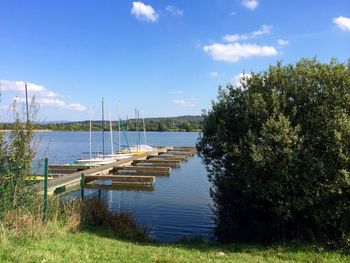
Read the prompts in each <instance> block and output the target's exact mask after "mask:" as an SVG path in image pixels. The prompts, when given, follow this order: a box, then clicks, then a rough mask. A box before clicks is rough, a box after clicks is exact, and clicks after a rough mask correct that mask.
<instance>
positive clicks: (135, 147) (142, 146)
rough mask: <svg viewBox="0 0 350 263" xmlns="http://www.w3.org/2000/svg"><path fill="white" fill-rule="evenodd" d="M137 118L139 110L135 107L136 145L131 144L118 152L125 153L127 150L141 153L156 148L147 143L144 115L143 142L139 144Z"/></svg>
mask: <svg viewBox="0 0 350 263" xmlns="http://www.w3.org/2000/svg"><path fill="white" fill-rule="evenodd" d="M139 120H140V111H139V110H138V109H135V128H136V145H132V146H130V147H128V149H127V150H123V151H120V153H124V154H125V153H127V152H129V153H131V154H143V153H146V152H151V151H155V150H157V148H154V147H152V146H149V145H147V139H146V126H145V118H144V116H143V117H142V123H143V134H144V144H141V138H140V130H139Z"/></svg>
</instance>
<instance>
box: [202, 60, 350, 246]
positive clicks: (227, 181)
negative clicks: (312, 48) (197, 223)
mask: <svg viewBox="0 0 350 263" xmlns="http://www.w3.org/2000/svg"><path fill="white" fill-rule="evenodd" d="M197 148H198V150H199V154H200V156H201V157H202V159H203V161H204V163H205V164H206V166H207V169H208V172H209V179H210V180H211V182H212V187H211V194H212V197H213V199H214V204H215V206H214V210H215V217H216V235H217V238H218V240H219V241H222V242H231V241H235V240H240V241H264V242H265V241H267V242H273V241H285V240H302V241H325V242H328V243H331V244H335V245H339V244H341V245H344V244H345V245H346V244H348V245H349V244H350V235H349V233H350V227H349V226H350V225H349V224H350V62H349V63H338V62H337V61H336V60H332V61H331V62H330V63H329V64H324V63H320V62H319V61H318V60H317V59H302V60H300V61H299V62H297V63H296V64H295V65H285V66H284V65H282V63H277V65H275V66H270V67H269V69H268V70H266V71H264V72H260V73H251V75H249V76H246V77H245V78H243V79H242V80H241V83H240V84H239V85H227V86H226V87H225V88H220V89H219V95H218V99H217V101H216V102H213V104H212V109H211V110H210V111H209V112H207V113H206V114H204V127H203V135H202V136H201V137H200V139H199V140H198V143H197Z"/></svg>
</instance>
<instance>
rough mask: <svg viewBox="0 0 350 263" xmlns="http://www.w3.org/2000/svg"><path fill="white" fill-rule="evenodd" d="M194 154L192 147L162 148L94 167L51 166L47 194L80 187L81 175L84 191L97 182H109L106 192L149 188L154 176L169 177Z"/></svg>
mask: <svg viewBox="0 0 350 263" xmlns="http://www.w3.org/2000/svg"><path fill="white" fill-rule="evenodd" d="M195 153H196V150H195V148H193V147H172V146H165V147H160V148H158V149H157V150H155V151H151V152H146V153H144V154H138V155H134V156H133V157H130V158H126V159H122V160H119V161H115V162H113V163H110V164H105V165H101V166H98V167H91V166H90V167H89V166H68V165H58V164H51V165H49V173H50V174H51V175H53V176H54V179H52V180H49V182H48V192H49V194H52V193H54V192H55V191H56V190H57V189H62V188H69V187H76V186H77V185H80V181H81V175H82V173H84V178H85V180H84V181H85V184H86V187H87V188H94V183H95V182H101V181H104V182H110V184H111V186H108V189H110V188H113V186H115V185H117V186H118V187H117V188H118V189H120V188H122V187H124V186H125V187H126V188H130V187H131V188H135V187H136V188H140V187H141V188H143V186H152V187H153V184H154V183H155V178H156V176H169V175H170V172H171V169H172V168H174V167H179V166H180V164H181V162H183V161H186V160H187V158H188V157H189V156H192V155H194V154H195ZM104 187H106V186H104Z"/></svg>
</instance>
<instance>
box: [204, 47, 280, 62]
mask: <svg viewBox="0 0 350 263" xmlns="http://www.w3.org/2000/svg"><path fill="white" fill-rule="evenodd" d="M203 50H204V52H206V53H208V55H209V56H211V57H212V58H213V59H214V60H222V61H227V62H237V61H238V60H240V59H242V58H248V57H255V56H274V55H277V54H278V52H277V50H276V49H275V48H274V47H273V46H259V45H256V44H240V43H233V44H221V43H215V44H212V45H208V46H204V47H203Z"/></svg>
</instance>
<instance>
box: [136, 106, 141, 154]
mask: <svg viewBox="0 0 350 263" xmlns="http://www.w3.org/2000/svg"><path fill="white" fill-rule="evenodd" d="M137 122H138V123H139V122H140V110H139V109H137ZM140 133H141V128H139V132H138V139H139V148H140V150H141V134H140Z"/></svg>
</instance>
